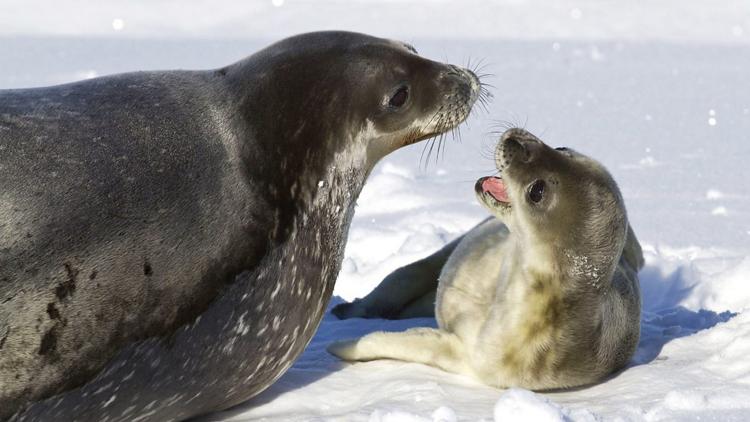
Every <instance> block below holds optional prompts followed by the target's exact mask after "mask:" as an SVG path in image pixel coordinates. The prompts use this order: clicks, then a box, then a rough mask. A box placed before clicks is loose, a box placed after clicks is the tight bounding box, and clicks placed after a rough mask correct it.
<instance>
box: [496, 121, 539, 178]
mask: <svg viewBox="0 0 750 422" xmlns="http://www.w3.org/2000/svg"><path fill="white" fill-rule="evenodd" d="M541 145H542V142H541V141H540V140H539V139H538V138H537V137H536V136H534V135H532V134H531V133H530V132H528V131H526V130H524V129H519V128H513V129H508V130H507V131H505V133H503V136H502V138H500V142H499V143H498V145H497V151H496V152H495V157H496V164H497V168H498V170H503V169H504V168H506V167H507V166H508V165H510V164H511V163H512V162H513V161H514V160H518V161H520V162H522V163H529V162H531V161H532V160H533V159H534V157H535V156H536V155H537V151H538V150H539V148H540V147H541Z"/></svg>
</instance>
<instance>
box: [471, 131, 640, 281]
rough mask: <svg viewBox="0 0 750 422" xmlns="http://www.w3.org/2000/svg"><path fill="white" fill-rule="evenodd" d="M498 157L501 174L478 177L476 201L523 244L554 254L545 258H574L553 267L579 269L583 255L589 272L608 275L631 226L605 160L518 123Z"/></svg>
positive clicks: (504, 139)
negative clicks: (552, 142)
mask: <svg viewBox="0 0 750 422" xmlns="http://www.w3.org/2000/svg"><path fill="white" fill-rule="evenodd" d="M495 161H496V165H497V168H498V170H500V176H499V177H483V178H480V179H479V180H478V181H477V183H476V185H475V190H476V194H477V197H478V199H479V202H480V203H482V204H483V205H484V206H485V207H486V208H488V209H489V210H490V212H492V213H493V214H494V215H495V216H497V218H499V219H500V220H501V221H503V222H504V223H505V224H506V225H507V226H508V228H509V230H510V231H511V233H514V234H515V235H516V236H521V237H522V238H523V239H524V240H525V241H523V244H524V245H535V247H536V245H538V246H539V248H538V249H537V251H538V252H540V253H544V254H547V255H551V256H547V257H545V258H551V259H545V261H547V262H549V261H552V262H558V263H562V262H569V263H571V264H573V265H559V266H558V267H557V268H554V269H553V268H550V270H555V271H560V270H563V269H565V268H570V269H571V270H572V271H581V267H582V265H581V262H576V261H580V260H586V261H587V262H586V263H585V264H586V265H583V266H587V267H590V268H589V269H590V272H594V273H597V274H589V276H592V277H595V278H597V279H599V278H602V279H606V278H609V277H611V275H612V271H614V267H615V265H616V264H617V261H618V259H619V257H620V254H621V253H622V249H623V246H624V244H625V240H626V236H627V230H628V225H627V216H626V212H625V207H624V204H623V200H622V196H621V194H620V191H619V189H618V187H617V184H616V183H615V181H614V179H612V176H611V175H610V174H609V172H608V171H607V170H606V169H605V168H604V166H602V165H601V164H600V163H598V162H597V161H595V160H593V159H591V158H589V157H587V156H585V155H582V154H580V153H578V152H576V151H574V150H572V149H569V148H551V147H549V146H547V145H546V144H544V143H543V142H542V141H541V140H539V139H538V138H537V137H536V136H534V135H532V134H531V133H529V132H527V131H525V130H523V129H517V128H514V129H509V130H508V131H506V132H505V133H504V134H503V135H502V137H501V139H500V142H499V143H498V146H497V149H496V152H495ZM561 254H562V256H561ZM560 267H563V268H560ZM573 275H575V274H573Z"/></svg>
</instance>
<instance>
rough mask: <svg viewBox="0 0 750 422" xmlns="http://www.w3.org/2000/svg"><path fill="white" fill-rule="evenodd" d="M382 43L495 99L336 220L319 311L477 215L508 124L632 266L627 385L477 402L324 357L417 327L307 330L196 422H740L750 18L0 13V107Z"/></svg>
mask: <svg viewBox="0 0 750 422" xmlns="http://www.w3.org/2000/svg"><path fill="white" fill-rule="evenodd" d="M330 28H341V29H351V30H358V31H362V32H370V33H373V34H376V35H380V36H387V37H391V38H398V39H403V40H405V41H408V42H410V43H412V44H414V45H415V46H416V47H417V49H418V50H419V51H420V53H421V54H422V55H424V56H426V57H430V58H433V59H435V60H441V61H445V60H447V61H451V62H454V63H457V64H465V63H467V62H468V61H469V60H472V62H474V61H475V60H479V59H482V60H483V62H484V63H485V66H486V68H485V70H486V71H487V72H489V73H492V74H494V77H492V78H490V79H488V80H487V82H489V83H491V84H492V85H494V86H495V89H494V91H493V93H494V94H495V100H494V102H493V103H492V104H491V105H490V108H489V111H488V112H482V111H478V112H477V113H475V115H474V117H472V118H471V119H470V120H469V121H468V122H467V124H466V125H464V126H463V127H462V130H461V136H460V139H459V138H456V140H455V141H452V140H450V139H449V142H448V144H447V145H446V146H445V152H444V153H442V154H441V155H440V157H439V158H437V159H436V157H435V153H434V152H433V154H432V156H431V157H429V158H427V157H422V158H420V157H421V155H422V153H423V148H424V146H425V145H424V144H420V145H415V146H412V147H408V148H405V149H404V150H402V151H399V152H397V153H395V154H393V155H392V156H390V157H388V158H387V159H385V160H384V161H383V162H381V163H380V164H379V165H378V167H377V168H376V169H375V170H374V172H373V174H372V176H371V177H370V180H369V181H368V183H367V185H366V187H365V190H364V191H363V192H362V195H361V196H360V198H359V201H358V208H357V212H356V215H355V219H354V222H353V224H352V227H351V230H350V233H349V240H348V244H347V249H346V256H345V259H344V263H343V266H342V270H341V274H340V277H339V280H338V282H337V285H336V290H335V295H336V297H334V299H333V300H332V304H335V303H339V302H340V301H342V300H351V299H353V298H355V297H358V296H363V295H365V294H367V292H369V291H370V289H372V288H373V287H374V286H375V285H377V284H378V283H379V281H380V280H381V279H382V278H383V277H384V276H385V275H386V274H388V273H389V272H390V271H392V270H393V269H395V268H397V267H398V266H401V265H404V264H406V263H409V262H411V261H413V260H415V259H418V258H421V257H423V256H425V255H427V254H429V253H431V252H432V251H434V250H436V249H437V248H439V247H440V246H442V245H444V244H445V243H446V242H448V241H450V240H451V239H453V238H455V237H456V236H459V235H460V234H462V233H463V232H465V231H466V230H468V229H470V228H471V227H472V226H473V225H474V224H476V223H477V222H479V221H480V220H482V219H483V218H485V217H486V213H485V211H483V209H482V208H481V207H480V206H479V205H478V204H477V202H476V200H475V199H474V194H473V185H474V182H475V181H476V179H477V178H479V177H481V176H485V175H490V174H493V173H494V171H495V169H494V165H493V163H492V160H491V156H492V154H491V152H492V149H493V147H494V143H495V141H496V139H497V136H498V133H499V132H501V131H502V130H503V129H504V128H506V127H508V126H511V125H521V126H524V127H526V128H528V129H529V130H531V131H532V132H534V133H536V134H537V135H539V136H541V137H542V138H543V139H544V140H546V141H547V142H548V143H550V144H552V145H565V146H569V147H572V148H574V149H576V150H579V151H581V152H583V153H585V154H587V155H590V156H592V157H594V158H596V159H598V160H600V161H601V162H603V163H604V164H605V165H606V166H607V167H608V168H609V169H610V171H611V172H612V174H613V176H614V178H615V179H616V180H617V181H618V183H619V185H620V188H621V190H622V192H623V196H624V198H625V201H626V205H627V207H628V212H629V217H630V220H631V222H632V225H633V227H634V229H635V232H636V234H637V235H638V237H639V239H640V240H641V243H642V244H643V246H644V254H645V258H646V266H645V268H644V269H643V271H642V272H641V284H642V290H643V291H642V294H643V328H642V339H641V342H640V345H639V348H638V351H637V353H636V355H635V357H634V359H633V361H632V363H631V365H630V366H629V367H628V368H627V369H626V370H625V371H623V372H621V373H619V374H616V375H615V376H613V377H612V378H611V379H608V380H606V381H605V382H603V383H600V384H597V385H594V386H591V387H587V388H581V389H575V390H570V391H556V392H548V393H533V392H529V391H525V390H518V389H510V390H498V389H494V388H490V387H487V386H484V385H482V384H480V383H479V382H477V381H475V380H473V379H469V378H465V377H462V376H459V375H454V374H448V373H444V372H442V371H440V370H438V369H434V368H430V367H426V366H422V365H417V364H411V363H404V362H393V361H375V362H367V363H358V364H346V363H342V362H339V361H337V360H336V359H334V358H333V357H332V356H330V355H328V354H327V353H326V352H325V347H326V345H327V344H328V343H330V342H331V341H334V340H338V339H343V338H349V337H355V336H361V335H363V334H366V333H369V332H372V331H376V330H393V331H398V330H405V329H407V328H410V327H416V326H425V325H426V326H435V321H434V320H431V319H415V320H407V321H383V320H356V319H355V320H347V321H338V320H336V319H335V318H334V317H333V316H331V315H330V314H327V315H326V317H325V319H324V321H323V323H322V324H321V327H320V330H319V332H318V334H317V335H316V336H315V338H314V339H313V340H312V341H311V343H310V345H309V346H308V348H307V350H306V351H305V353H304V354H303V355H302V357H301V358H300V359H299V360H298V361H297V362H296V363H295V365H294V366H293V367H292V368H291V369H290V370H289V371H288V372H287V373H286V374H285V375H284V376H283V377H282V378H281V379H280V380H279V381H278V382H277V383H276V384H275V385H273V386H272V387H271V388H269V389H268V390H267V391H266V392H264V393H263V394H261V395H260V396H258V397H256V398H254V399H252V400H251V401H250V402H248V403H246V404H243V405H241V406H239V407H237V408H235V409H231V410H229V411H226V412H222V413H218V414H215V415H210V416H207V417H204V418H203V420H205V421H218V420H230V421H243V420H250V419H264V420H271V421H288V420H311V419H313V420H347V421H349V420H363V421H412V420H413V421H462V420H487V421H489V420H493V419H494V420H564V421H567V420H573V421H594V420H620V421H664V420H698V419H700V420H721V421H732V420H735V421H741V420H747V419H748V418H749V417H750V416H749V415H750V401H748V400H747V398H748V397H750V358H748V356H750V312H748V311H749V310H750V187H749V185H748V180H750V166H748V165H747V160H748V159H750V147H749V146H748V145H750V139H749V138H750V135H749V134H750V85H749V84H747V77H746V74H747V72H748V69H750V54H748V47H749V46H748V44H750V3H749V2H747V1H726V2H722V6H721V7H719V6H717V5H714V4H713V3H711V2H703V1H699V0H660V1H651V2H644V1H632V2H601V1H596V0H588V1H575V0H561V1H559V2H554V3H550V2H546V1H543V0H496V1H491V2H479V1H473V0H467V1H461V2H458V1H455V2H451V1H447V0H390V1H387V2H383V1H376V0H356V1H347V0H329V1H325V2H319V1H316V2H313V1H303V0H287V1H282V0H272V1H243V2H214V1H208V0H180V1H165V0H161V1H153V0H132V1H129V2H127V3H124V2H114V1H100V2H94V1H93V0H92V1H88V0H71V1H69V2H66V5H65V7H61V6H60V5H58V4H57V2H53V1H52V0H4V1H3V2H2V3H1V4H0V56H1V57H3V61H2V62H3V65H2V66H0V87H2V88H17V87H27V86H39V85H48V84H56V83H62V82H67V81H72V80H78V79H85V78H91V77H96V76H100V75H105V74H110V73H116V72H123V71H131V70H143V69H165V68H211V67H217V66H220V65H224V64H227V63H230V62H233V61H235V60H237V59H239V58H241V57H243V56H245V55H247V54H248V53H250V52H252V51H254V50H256V49H258V48H260V47H262V46H263V45H266V44H267V43H268V42H270V41H273V40H275V39H278V38H280V37H283V36H286V35H290V34H293V33H297V32H303V31H307V30H314V29H330Z"/></svg>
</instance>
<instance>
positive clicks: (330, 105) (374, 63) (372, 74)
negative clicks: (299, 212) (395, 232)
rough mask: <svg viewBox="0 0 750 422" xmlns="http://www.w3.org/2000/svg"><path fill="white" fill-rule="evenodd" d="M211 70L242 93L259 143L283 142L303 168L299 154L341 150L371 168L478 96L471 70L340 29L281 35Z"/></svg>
mask: <svg viewBox="0 0 750 422" xmlns="http://www.w3.org/2000/svg"><path fill="white" fill-rule="evenodd" d="M219 72H224V73H225V74H226V75H227V76H229V77H230V79H231V80H233V81H235V83H234V84H233V85H232V88H231V89H232V90H233V91H235V92H239V93H241V94H242V95H243V96H245V97H246V98H247V101H246V102H245V104H244V107H242V108H243V112H244V113H245V115H252V116H253V118H252V121H253V122H255V124H256V125H257V126H259V127H256V128H255V132H256V133H257V134H258V136H259V137H260V138H262V139H260V140H261V142H262V143H265V144H267V147H268V148H269V149H275V148H277V147H278V145H279V144H280V143H284V144H286V145H287V146H285V148H284V151H289V150H290V148H289V147H288V146H289V145H290V144H293V150H295V151H296V152H297V153H296V154H295V156H296V157H299V159H300V160H307V161H306V162H305V167H309V166H310V157H309V155H308V154H312V155H315V154H321V155H325V156H326V157H328V156H330V157H333V154H330V153H331V152H333V153H334V154H335V153H341V152H343V151H346V154H345V155H353V156H357V157H352V159H354V160H357V159H361V160H365V162H364V164H365V167H369V168H372V166H374V165H375V163H376V162H377V161H378V160H379V159H380V158H382V157H384V156H385V155H386V154H388V153H390V152H392V151H394V150H395V149H397V148H400V147H403V146H405V145H409V144H412V143H415V142H418V141H420V140H423V139H426V138H429V137H432V136H435V135H437V134H440V133H443V132H445V131H448V130H450V129H453V128H454V127H456V126H457V125H458V124H459V123H461V122H463V121H464V120H465V119H466V118H467V117H468V115H469V113H470V111H471V108H472V106H473V105H474V103H475V101H476V100H477V99H478V98H479V97H480V94H481V93H482V85H481V83H480V81H479V79H478V77H477V76H476V75H475V74H474V73H473V72H471V71H470V70H467V69H463V68H459V67H456V66H453V65H449V64H445V63H439V62H435V61H432V60H429V59H426V58H423V57H421V56H419V55H418V54H417V51H416V50H415V49H414V47H412V46H410V45H408V44H405V43H402V42H398V41H393V40H388V39H382V38H376V37H372V36H369V35H365V34H358V33H351V32H340V31H328V32H314V33H308V34H302V35H298V36H294V37H291V38H287V39H285V40H283V41H280V42H278V43H276V44H273V45H271V46H270V47H268V48H266V49H265V50H262V51H260V52H258V53H256V54H255V55H253V56H251V57H250V58H248V59H247V60H245V61H242V62H239V63H237V64H235V65H233V66H230V67H229V68H226V69H221V70H220V71H219ZM260 126H262V127H260ZM355 151H356V152H355ZM287 155H288V153H287ZM339 155H341V154H339ZM340 160H341V157H339V158H337V161H339V166H340V165H341V163H340ZM286 161H287V163H288V167H293V166H294V164H293V163H292V162H291V161H293V159H292V157H286ZM326 165H328V163H326ZM281 170H284V169H281ZM286 171H287V172H288V171H293V169H292V168H288V169H286Z"/></svg>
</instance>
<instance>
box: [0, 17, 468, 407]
mask: <svg viewBox="0 0 750 422" xmlns="http://www.w3.org/2000/svg"><path fill="white" fill-rule="evenodd" d="M480 92H481V89H480V83H479V81H478V79H477V77H476V76H475V75H474V74H473V73H472V72H470V71H468V70H464V69H461V68H458V67H455V66H451V65H446V64H441V63H436V62H433V61H430V60H427V59H424V58H422V57H420V56H418V55H417V54H416V51H415V50H414V49H413V48H412V47H410V46H409V45H406V44H403V43H400V42H396V41H390V40H385V39H379V38H374V37H371V36H367V35H362V34H355V33H346V32H319V33H310V34H304V35H299V36H295V37H292V38H288V39H286V40H283V41H280V42H278V43H276V44H273V45H271V46H270V47H268V48H266V49H264V50H261V51H259V52H258V53H256V54H254V55H252V56H250V57H248V58H246V59H244V60H242V61H240V62H238V63H235V64H232V65H230V66H227V67H225V68H222V69H218V70H212V71H167V72H137V73H129V74H123V75H115V76H109V77H102V78H97V79H93V80H88V81H85V82H79V83H73V84H69V85H61V86H55V87H49V88H40V89H24V90H6V91H0V180H1V181H2V189H1V190H0V419H8V418H11V419H13V420H96V421H104V420H106V421H115V420H138V421H145V420H153V421H164V420H179V419H185V418H188V417H191V416H195V415H200V414H204V413H207V412H211V411H216V410H220V409H225V408H228V407H230V406H233V405H235V404H238V403H240V402H242V401H245V400H247V399H248V398H250V397H253V396H254V395H256V394H257V393H259V392H260V391H262V390H263V389H265V388H266V387H268V386H269V385H270V384H271V383H273V382H274V381H275V380H276V379H277V378H279V377H280V376H281V374H283V373H284V371H285V370H286V369H287V368H288V367H289V366H290V365H291V364H292V362H294V360H295V358H296V357H297V356H298V355H299V354H300V353H301V352H302V350H303V349H304V347H305V346H306V344H307V343H308V341H309V340H310V338H311V336H312V335H313V333H314V332H315V330H316V328H317V326H318V324H319V322H320V319H321V317H322V315H323V313H324V310H325V308H326V305H327V303H328V301H329V298H330V296H331V292H332V289H333V285H334V281H335V278H336V276H337V274H338V271H339V267H340V263H341V259H342V253H343V250H344V243H345V239H346V235H347V230H348V226H349V223H350V221H351V218H352V214H353V212H354V211H353V210H354V203H355V201H356V199H357V196H358V194H359V192H360V190H361V188H362V185H363V184H364V182H365V179H366V178H367V175H368V174H369V173H370V171H371V169H372V168H373V166H374V165H375V163H376V162H377V161H378V160H379V159H380V158H382V157H383V156H385V155H386V154H388V153H390V152H392V151H394V150H395V149H397V148H400V147H402V146H404V145H409V144H412V143H414V142H417V141H420V140H422V139H426V138H428V137H431V136H434V135H436V134H438V133H441V132H443V131H446V130H449V129H451V128H453V127H455V126H456V125H458V124H459V123H460V122H462V121H463V120H464V119H465V118H466V117H467V116H468V114H469V112H470V110H471V107H472V105H473V104H474V102H475V100H476V99H477V98H478V96H479V94H480Z"/></svg>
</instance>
